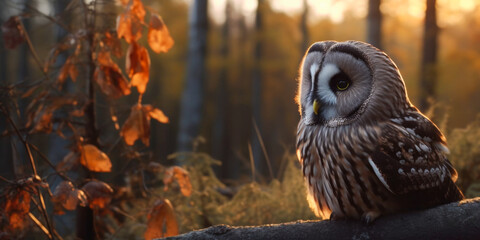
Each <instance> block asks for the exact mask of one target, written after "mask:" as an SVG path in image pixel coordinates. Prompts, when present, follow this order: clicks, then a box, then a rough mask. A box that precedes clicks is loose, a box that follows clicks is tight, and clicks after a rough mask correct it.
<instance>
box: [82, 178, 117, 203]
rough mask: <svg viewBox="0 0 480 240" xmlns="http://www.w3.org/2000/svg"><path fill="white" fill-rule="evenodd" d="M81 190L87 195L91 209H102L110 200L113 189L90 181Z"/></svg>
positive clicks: (104, 184)
mask: <svg viewBox="0 0 480 240" xmlns="http://www.w3.org/2000/svg"><path fill="white" fill-rule="evenodd" d="M82 190H83V191H84V192H85V193H86V194H87V197H88V204H89V207H90V208H91V209H95V208H104V207H105V206H107V205H108V204H109V203H110V201H111V200H112V196H113V189H112V188H111V187H110V185H108V184H106V183H104V182H102V181H98V180H91V181H89V182H88V183H86V184H85V185H83V187H82Z"/></svg>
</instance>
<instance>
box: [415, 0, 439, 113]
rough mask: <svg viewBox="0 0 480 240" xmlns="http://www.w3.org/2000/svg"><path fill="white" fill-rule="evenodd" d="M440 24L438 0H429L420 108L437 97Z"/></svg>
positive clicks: (424, 36) (425, 106)
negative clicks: (438, 19)
mask: <svg viewBox="0 0 480 240" xmlns="http://www.w3.org/2000/svg"><path fill="white" fill-rule="evenodd" d="M437 47H438V26H437V10H436V0H427V8H426V10H425V30H424V34H423V54H422V65H421V76H420V104H419V106H420V110H422V111H425V110H427V109H428V108H429V102H428V101H429V99H430V98H434V97H435V86H436V82H437V71H436V62H437Z"/></svg>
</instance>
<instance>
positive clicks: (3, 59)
mask: <svg viewBox="0 0 480 240" xmlns="http://www.w3.org/2000/svg"><path fill="white" fill-rule="evenodd" d="M7 5H8V4H7V3H5V2H1V3H0V9H2V11H0V21H1V22H2V23H3V22H4V21H6V20H7V19H6V18H7V17H9V16H3V15H4V14H6V13H7V12H8V11H7V9H8V6H7ZM0 46H4V42H3V37H0ZM7 59H8V56H7V51H6V49H5V48H4V47H0V87H5V86H8V85H9V76H8V75H9V74H8V73H7V71H8V69H9V64H8V63H9V62H8V61H7ZM2 91H3V90H2ZM1 97H2V98H3V97H6V96H4V95H2V96H1ZM6 129H8V121H7V120H6V118H5V116H2V114H0V133H3V132H4V131H5V130H6ZM11 140H12V138H11V137H10V136H2V137H0V156H2V157H1V158H0V166H2V168H1V169H0V175H1V176H3V177H5V178H7V179H14V172H13V170H14V167H13V162H12V149H11Z"/></svg>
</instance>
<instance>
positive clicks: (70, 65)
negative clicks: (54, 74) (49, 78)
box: [57, 56, 78, 84]
mask: <svg viewBox="0 0 480 240" xmlns="http://www.w3.org/2000/svg"><path fill="white" fill-rule="evenodd" d="M67 76H68V77H70V79H72V81H73V82H75V81H76V80H77V76H78V70H77V67H76V66H75V62H74V57H73V56H70V57H68V58H67V60H66V61H65V63H64V64H63V66H62V69H61V70H60V73H59V74H58V79H57V80H58V83H59V84H63V83H64V82H65V79H67Z"/></svg>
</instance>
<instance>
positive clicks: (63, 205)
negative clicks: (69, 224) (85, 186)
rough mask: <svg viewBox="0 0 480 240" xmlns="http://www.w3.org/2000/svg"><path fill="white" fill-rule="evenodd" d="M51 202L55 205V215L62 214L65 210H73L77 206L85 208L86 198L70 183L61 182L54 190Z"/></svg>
mask: <svg viewBox="0 0 480 240" xmlns="http://www.w3.org/2000/svg"><path fill="white" fill-rule="evenodd" d="M52 202H53V203H54V205H55V207H54V208H55V211H54V212H55V214H58V215H61V214H64V213H65V211H63V210H64V209H66V210H70V211H72V210H75V208H77V205H81V206H85V205H86V203H87V196H86V195H85V193H84V192H83V191H82V190H79V189H76V188H75V187H74V186H73V184H72V183H71V182H70V181H63V182H61V183H60V184H58V186H57V187H56V188H55V191H54V192H53V197H52Z"/></svg>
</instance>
